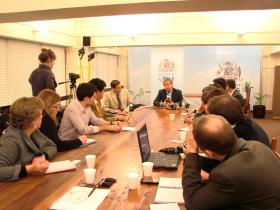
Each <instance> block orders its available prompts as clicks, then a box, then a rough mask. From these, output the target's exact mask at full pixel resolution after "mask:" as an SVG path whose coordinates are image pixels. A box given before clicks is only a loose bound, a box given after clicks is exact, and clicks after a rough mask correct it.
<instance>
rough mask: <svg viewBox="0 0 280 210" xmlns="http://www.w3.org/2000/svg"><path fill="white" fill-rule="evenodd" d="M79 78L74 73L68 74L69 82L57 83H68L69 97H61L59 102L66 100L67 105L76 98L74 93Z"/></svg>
mask: <svg viewBox="0 0 280 210" xmlns="http://www.w3.org/2000/svg"><path fill="white" fill-rule="evenodd" d="M79 78H80V75H79V74H75V73H69V81H66V82H59V83H58V84H59V85H61V84H65V83H68V82H69V83H70V95H69V96H67V95H66V96H63V97H62V99H61V100H67V104H69V103H70V102H71V100H72V99H75V98H76V91H77V86H76V83H77V79H79ZM64 97H65V99H64Z"/></svg>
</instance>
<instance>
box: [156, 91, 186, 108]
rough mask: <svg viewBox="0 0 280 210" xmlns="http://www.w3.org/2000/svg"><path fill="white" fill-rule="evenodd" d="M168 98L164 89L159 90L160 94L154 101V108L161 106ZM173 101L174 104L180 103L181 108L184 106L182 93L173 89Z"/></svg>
mask: <svg viewBox="0 0 280 210" xmlns="http://www.w3.org/2000/svg"><path fill="white" fill-rule="evenodd" d="M166 96H167V93H166V91H165V90H164V89H161V90H159V91H158V94H157V97H156V98H155V100H154V106H160V103H161V102H164V101H165V100H166ZM171 100H172V102H174V103H178V104H179V106H182V100H183V95H182V91H181V90H178V89H175V88H173V89H172V95H171Z"/></svg>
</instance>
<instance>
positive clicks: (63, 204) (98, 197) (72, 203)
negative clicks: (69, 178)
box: [51, 186, 110, 210]
mask: <svg viewBox="0 0 280 210" xmlns="http://www.w3.org/2000/svg"><path fill="white" fill-rule="evenodd" d="M91 190H92V188H90V187H78V186H75V187H73V188H72V189H71V190H70V191H69V192H67V193H66V194H65V195H64V196H63V197H62V198H60V199H59V200H58V201H57V202H55V203H54V204H53V205H52V206H51V209H59V210H95V209H97V208H98V206H99V205H100V204H101V203H102V201H103V200H104V199H105V198H106V196H107V195H108V194H109V193H110V190H109V189H96V190H95V191H94V192H93V193H92V194H91V196H90V197H88V195H89V193H90V192H91Z"/></svg>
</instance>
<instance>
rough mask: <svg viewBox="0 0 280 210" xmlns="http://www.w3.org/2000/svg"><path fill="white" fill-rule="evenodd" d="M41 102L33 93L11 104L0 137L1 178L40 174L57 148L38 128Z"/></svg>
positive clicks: (13, 178) (17, 177)
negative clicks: (6, 125)
mask: <svg viewBox="0 0 280 210" xmlns="http://www.w3.org/2000/svg"><path fill="white" fill-rule="evenodd" d="M43 107H44V104H43V102H42V100H41V99H39V98H36V97H30V98H28V97H23V98H19V99H17V100H16V101H15V102H14V103H13V104H12V106H11V108H10V126H9V127H8V128H7V130H6V131H5V133H4V134H3V135H2V137H1V139H0V144H1V147H0V181H11V180H18V179H19V178H22V177H25V176H27V175H41V174H44V173H45V172H46V170H47V169H48V166H49V162H48V160H49V159H51V158H52V157H53V156H54V155H55V154H56V152H57V149H56V145H55V144H54V143H53V142H52V141H51V140H50V139H48V138H47V137H46V136H44V135H43V134H42V133H41V132H40V131H39V130H38V128H39V127H40V125H41V121H42V109H43Z"/></svg>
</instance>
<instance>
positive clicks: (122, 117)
mask: <svg viewBox="0 0 280 210" xmlns="http://www.w3.org/2000/svg"><path fill="white" fill-rule="evenodd" d="M115 118H116V120H117V121H125V115H116V117H115Z"/></svg>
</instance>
